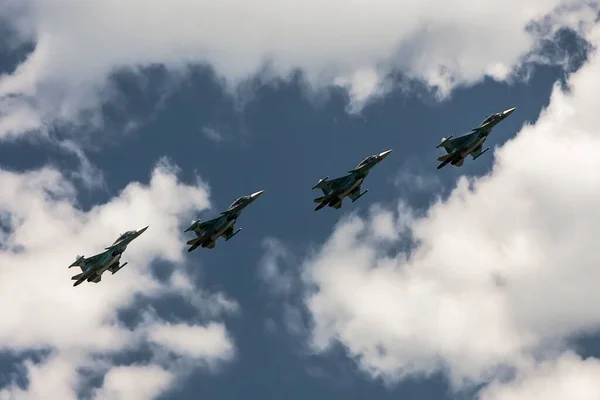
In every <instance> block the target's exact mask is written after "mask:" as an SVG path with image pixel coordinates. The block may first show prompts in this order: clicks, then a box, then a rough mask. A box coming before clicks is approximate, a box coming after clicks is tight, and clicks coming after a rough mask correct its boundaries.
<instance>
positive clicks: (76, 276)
mask: <svg viewBox="0 0 600 400" xmlns="http://www.w3.org/2000/svg"><path fill="white" fill-rule="evenodd" d="M83 275H84V273H83V272H82V273H81V274H77V275H73V276H72V277H71V279H72V280H74V281H76V280H77V279H79V278H81V277H82V276H83Z"/></svg>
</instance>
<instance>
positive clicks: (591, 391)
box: [481, 352, 600, 400]
mask: <svg viewBox="0 0 600 400" xmlns="http://www.w3.org/2000/svg"><path fill="white" fill-rule="evenodd" d="M599 398H600V361H599V360H598V359H595V358H589V359H587V360H582V359H581V358H580V357H579V356H577V355H576V354H573V353H571V352H567V353H565V354H564V355H562V356H561V357H560V358H558V359H557V360H553V361H548V362H545V363H543V364H541V365H539V366H537V367H534V368H530V369H528V370H526V371H523V374H522V375H521V376H520V377H519V378H518V379H517V380H516V381H513V382H510V383H508V384H505V385H503V384H493V385H491V386H490V387H488V388H487V389H486V390H485V391H484V392H483V394H482V396H481V400H529V399H544V400H562V399H581V400H595V399H599Z"/></svg>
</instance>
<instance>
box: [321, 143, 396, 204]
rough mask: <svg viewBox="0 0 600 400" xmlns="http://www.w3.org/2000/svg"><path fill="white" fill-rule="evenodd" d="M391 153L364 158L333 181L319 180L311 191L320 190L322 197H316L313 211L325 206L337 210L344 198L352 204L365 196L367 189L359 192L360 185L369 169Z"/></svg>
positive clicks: (385, 152) (388, 151) (389, 151)
mask: <svg viewBox="0 0 600 400" xmlns="http://www.w3.org/2000/svg"><path fill="white" fill-rule="evenodd" d="M391 152H392V150H386V151H384V152H383V153H379V154H375V155H372V156H369V157H367V158H365V159H364V160H362V161H361V162H360V163H359V164H358V165H357V166H356V168H354V169H353V170H352V171H348V175H345V176H342V177H340V178H336V179H333V180H331V181H328V180H327V179H329V177H328V176H326V177H325V178H323V179H321V180H319V182H317V184H316V185H315V186H313V189H321V190H322V191H323V195H324V196H321V197H317V198H316V199H315V203H319V205H318V206H317V208H315V211H318V210H320V209H321V208H323V207H325V206H326V205H328V206H329V207H333V208H336V209H339V208H341V207H342V201H343V200H344V198H345V197H346V196H348V197H349V198H350V199H351V200H352V202H353V203H354V202H355V201H356V200H358V199H360V198H361V197H362V196H364V195H365V194H367V192H368V191H369V190H368V189H366V190H365V191H364V192H362V193H361V192H360V190H361V189H360V186H361V184H362V183H363V181H364V180H365V178H366V177H367V175H368V174H369V172H370V171H371V168H373V167H374V166H375V165H377V164H379V163H380V162H381V161H382V160H383V159H385V158H386V157H387V156H388V155H389V154H390V153H391Z"/></svg>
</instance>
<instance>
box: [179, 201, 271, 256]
mask: <svg viewBox="0 0 600 400" xmlns="http://www.w3.org/2000/svg"><path fill="white" fill-rule="evenodd" d="M263 192H264V190H261V191H259V192H256V193H252V194H251V195H249V196H242V197H239V198H238V199H237V200H236V201H234V202H233V203H231V205H230V206H229V208H228V209H227V210H225V211H223V212H222V213H221V215H219V216H218V217H217V218H213V219H211V220H208V221H205V222H200V220H199V219H198V220H196V221H192V225H190V227H189V228H187V229H186V230H185V231H184V232H190V231H194V232H195V233H196V236H197V237H196V238H195V239H191V240H188V241H187V243H186V244H187V245H189V246H191V247H190V248H189V249H188V252H191V251H194V250H195V249H196V248H198V247H200V246H202V247H206V248H209V249H213V248H214V247H215V244H216V242H217V239H218V238H219V237H221V236H223V237H224V238H225V241H228V240H229V239H231V238H232V237H234V236H235V235H237V234H238V233H239V232H240V231H241V230H242V228H238V229H237V230H236V231H235V232H234V230H233V228H234V225H235V221H236V220H237V219H238V217H239V216H240V214H241V213H242V210H243V209H244V208H246V207H247V206H248V205H250V203H252V202H254V200H256V199H258V198H259V197H260V196H261V195H262V194H263Z"/></svg>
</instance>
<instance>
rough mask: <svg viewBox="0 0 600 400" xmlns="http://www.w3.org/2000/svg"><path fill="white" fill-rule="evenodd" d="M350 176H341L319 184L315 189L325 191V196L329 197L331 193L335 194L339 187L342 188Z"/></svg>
mask: <svg viewBox="0 0 600 400" xmlns="http://www.w3.org/2000/svg"><path fill="white" fill-rule="evenodd" d="M348 176H349V175H346V176H341V177H339V178H335V179H332V180H324V181H321V182H319V183H317V184H316V185H315V186H314V187H313V189H321V190H323V194H325V195H327V194H329V193H331V192H334V191H335V190H336V189H337V188H338V187H340V186H342V185H343V184H344V183H345V181H346V180H347V179H348Z"/></svg>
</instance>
